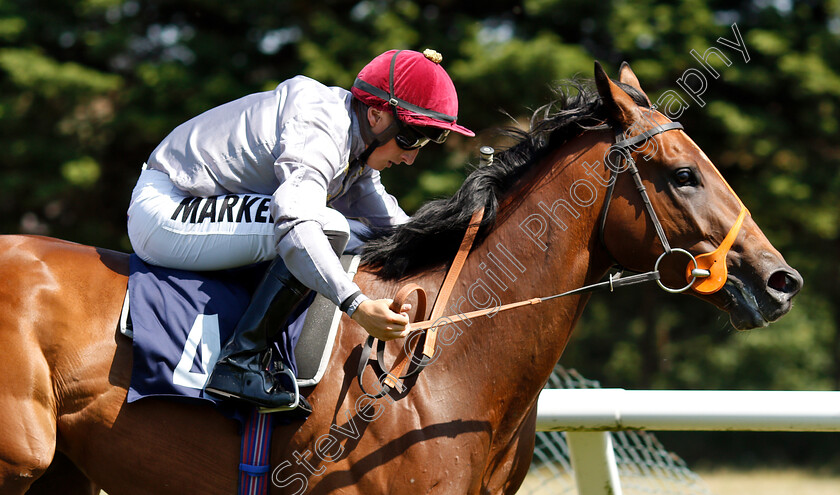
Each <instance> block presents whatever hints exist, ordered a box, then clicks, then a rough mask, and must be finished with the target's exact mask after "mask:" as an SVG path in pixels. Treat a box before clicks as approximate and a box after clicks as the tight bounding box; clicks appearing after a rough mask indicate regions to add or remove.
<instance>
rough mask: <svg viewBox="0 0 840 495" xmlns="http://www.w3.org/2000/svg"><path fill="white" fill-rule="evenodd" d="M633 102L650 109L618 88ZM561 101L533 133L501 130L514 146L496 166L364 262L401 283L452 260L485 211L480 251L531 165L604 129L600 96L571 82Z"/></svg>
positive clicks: (373, 247)
mask: <svg viewBox="0 0 840 495" xmlns="http://www.w3.org/2000/svg"><path fill="white" fill-rule="evenodd" d="M617 84H619V86H620V87H621V88H622V89H623V90H625V91H626V92H627V93H628V94H630V96H631V97H633V100H634V101H635V102H636V103H637V104H639V105H641V106H647V101H646V98H645V97H644V95H642V93H640V92H639V91H637V90H635V89H634V88H632V87H630V86H627V85H624V84H621V83H617ZM555 94H556V95H557V98H556V99H555V100H554V101H552V102H551V103H549V104H547V105H544V106H542V107H540V108H538V109H537V110H536V112H534V114H533V116H532V117H531V130H530V131H527V132H526V131H522V130H520V129H516V128H506V129H502V130H501V131H500V132H501V134H503V135H505V136H508V137H510V138H513V139H515V140H516V144H514V145H513V146H511V147H510V148H508V149H506V150H503V151H500V152H498V153H496V155H495V157H494V159H493V163H492V164H491V165H489V166H486V167H482V168H479V169H477V170H475V171H473V172H472V173H471V174H470V175H469V176H468V177H467V178H466V179H465V180H464V183H463V184H462V185H461V188H460V189H459V190H458V191H457V192H456V193H455V194H454V195H453V196H452V197H450V198H446V199H437V200H433V201H430V202H428V203H426V204H424V205H423V206H422V207H421V208H420V209H419V210H417V212H416V213H415V214H414V215H413V216H412V217H411V220H409V221H408V223H405V224H403V225H400V226H398V227H395V228H393V229H389V230H384V231H380V232H377V233H375V234H373V236H372V237H371V238H369V239H368V240H367V242H366V243H365V247H364V251H363V253H362V260H363V262H364V263H366V264H367V265H368V267H369V268H372V269H373V272H374V273H376V274H377V275H379V276H380V277H382V278H385V279H399V278H402V277H404V276H407V275H410V274H413V273H415V272H417V271H419V270H422V269H425V268H430V267H433V266H437V265H440V264H443V263H446V262H447V261H450V260H452V259H453V258H454V256H455V253H456V252H457V250H458V246H459V244H460V242H461V239H462V238H463V236H464V232H465V231H466V227H467V224H468V223H469V221H470V218H471V216H472V214H473V212H474V211H475V210H477V209H478V208H479V207H481V206H484V220H483V221H482V223H481V230H480V231H479V237H478V238H477V239H476V241H475V244H476V245H478V244H479V243H480V242H481V240H482V239H483V238H484V237H486V235H487V233H489V231H490V230H491V229H490V227H491V226H492V225H493V223H494V222H495V220H496V214H497V211H498V207H499V200H500V199H501V198H503V197H504V196H505V194H506V193H507V192H508V191H509V190H510V189H511V187H512V186H513V185H514V184H515V183H516V182H517V180H518V179H519V178H520V177H522V175H523V174H524V173H526V172H527V171H528V170H529V168H530V167H531V165H533V164H535V163H537V162H539V161H540V159H541V158H542V157H544V156H545V155H547V154H548V152H550V151H551V150H553V149H555V148H557V147H558V146H560V145H562V144H563V143H565V142H567V141H569V140H571V139H572V138H574V137H576V136H578V135H580V134H581V133H582V132H583V131H584V130H585V129H587V128H591V127H595V126H598V125H600V124H603V123H604V122H605V121H606V119H607V115H606V110H605V109H604V106H603V105H602V103H601V99H600V97H599V96H598V93H597V91H596V90H594V89H593V88H592V87H591V86H589V85H584V84H582V83H580V82H577V81H571V82H568V83H566V84H565V85H563V86H559V87H558V88H556V89H555Z"/></svg>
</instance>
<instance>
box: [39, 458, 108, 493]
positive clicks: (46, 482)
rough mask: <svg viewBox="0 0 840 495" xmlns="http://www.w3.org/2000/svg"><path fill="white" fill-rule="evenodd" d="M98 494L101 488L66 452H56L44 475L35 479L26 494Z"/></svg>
mask: <svg viewBox="0 0 840 495" xmlns="http://www.w3.org/2000/svg"><path fill="white" fill-rule="evenodd" d="M56 493H61V494H62V495H97V494H98V493H99V488H98V487H97V486H96V485H94V484H93V482H92V481H90V480H89V479H87V476H85V475H84V473H82V472H81V471H80V470H79V468H77V467H76V465H75V464H73V462H72V461H70V459H68V458H67V456H65V455H64V454H62V453H60V452H56V454H55V458H54V459H53V462H52V464H50V467H49V468H48V469H47V472H45V473H44V475H43V476H41V477H40V478H38V479H37V480H35V483H33V484H32V486H31V487H29V491H27V492H26V495H55V494H56Z"/></svg>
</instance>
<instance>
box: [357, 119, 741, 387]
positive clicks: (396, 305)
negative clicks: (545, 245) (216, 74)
mask: <svg viewBox="0 0 840 495" xmlns="http://www.w3.org/2000/svg"><path fill="white" fill-rule="evenodd" d="M681 129H683V126H682V124H680V123H679V122H669V123H666V124H662V125H660V126H657V127H655V128H653V129H651V130H649V131H646V132H644V133H642V134H639V135H636V136H634V137H632V138H627V139H624V140H621V141H620V140H619V138H620V137H621V136H622V134H623V133H622V132H621V131H620V130H617V131H616V133H615V143H614V144H613V145H612V146H611V148H614V149H617V150H618V151H619V152H620V156H621V158H620V159H619V163H618V165H619V166H618V168H617V169H613V168H612V167H609V166H608V167H607V168H608V169H609V170H610V182H609V186H608V189H607V197H606V199H605V201H604V206H603V208H602V210H601V213H600V217H599V229H600V230H599V237H600V241H601V244H602V245H603V246H604V248H605V249H606V250H607V252H608V253H609V249H608V248H607V246H606V244H605V243H604V229H605V226H606V221H607V215H608V213H609V207H610V203H611V200H612V195H613V191H614V189H615V182H616V179H617V177H616V174H617V173H619V172H620V171H622V168H621V161H622V160H623V161H626V163H627V169H628V170H630V173H631V175H632V177H633V181H634V183H635V184H636V190H637V191H638V192H639V194H640V195H641V197H642V201H643V202H644V205H645V210H646V211H647V213H648V216H649V217H650V219H651V221H652V222H653V226H654V228H655V229H656V233H657V236H658V237H659V240H660V242H661V243H662V246H663V248H664V252H663V253H662V254H661V255H659V258H657V260H656V263H655V264H654V267H653V270H651V271H648V272H645V273H640V274H636V275H630V276H626V277H623V276H622V273H623V270H622V271H621V272H619V273H617V274H611V275H610V276H609V279H608V280H606V281H603V282H598V283H595V284H591V285H586V286H583V287H580V288H577V289H573V290H570V291H567V292H563V293H560V294H554V295H551V296H546V297H536V298H532V299H527V300H524V301H519V302H515V303H510V304H505V305H502V306H497V307H492V308H487V309H482V310H477V311H472V312H469V313H463V314H457V315H449V316H442V315H443V311H444V307H445V306H446V303H447V301H448V300H449V296H450V294H451V292H452V289H453V287H454V286H455V282H456V281H457V279H458V275H459V274H460V272H461V269H462V268H463V266H464V263H465V262H466V259H467V255H468V254H469V252H470V250H471V249H472V245H473V241H474V240H475V238H476V235H477V234H478V229H479V227H480V226H481V220H482V219H483V216H484V208H480V209H479V210H477V211H476V212H475V213H474V214H473V216H472V218H471V219H470V223H469V225H468V226H467V231H466V233H465V234H464V238H463V240H462V241H461V245H460V247H459V248H458V253H457V254H456V255H455V259H454V260H453V262H452V265H451V266H450V268H449V271H448V272H447V274H446V277H445V278H444V281H443V285H442V286H441V290H440V292H439V294H438V297H437V299H436V300H435V304H434V307H433V308H432V312H431V315H430V316H429V319H427V320H423V321H419V322H411V329H412V332H411V333H410V334H409V335H408V337H407V338H406V341H405V345H403V346H402V348H401V350H400V354H399V356H398V357H397V359H396V361H395V363H394V366H393V367H392V369H391V371H390V372H385V371H384V369H383V368H382V366H383V364H384V363H385V342H384V341H379V342H378V343H377V345H376V364H375V367H377V368H378V369H379V376H383V375H384V379H382V382H381V385H382V387H381V388H380V390H379V391H378V392H377V393H376V394H371V393H368V392H367V391H366V390H365V386H364V380H363V378H364V373H365V370H366V369H367V364H368V362H371V360H370V355H371V352H372V350H373V345H374V341H376V339H375V338H374V337H372V336H369V337H368V338H367V340H366V341H365V344H364V346H363V347H362V354H361V356H360V359H359V367H358V372H357V378H358V382H359V386H360V387H361V389H362V392H363V393H365V394H366V395H368V396H371V397H373V398H380V397H383V396H385V395H387V394H389V393H390V391H391V390H394V389H396V390H397V391H398V392H400V393H402V392H403V391H404V390H405V385H404V384H403V380H405V379H406V378H408V377H410V376H412V375H415V374H417V373H419V372H420V371H422V370H423V368H425V367H426V366H428V365H429V364H431V363H432V362H434V360H435V357H436V355H437V349H436V347H435V344H436V342H437V331H438V328H439V327H441V326H445V325H447V324H450V323H455V322H458V321H464V320H469V319H472V318H477V317H479V316H484V315H487V314H490V313H494V314H495V313H498V312H500V311H507V310H510V309H515V308H520V307H524V306H530V305H535V304H540V303H542V302H545V301H549V300H551V299H556V298H560V297H565V296H571V295H577V294H584V293H588V292H594V291H597V290H603V289H609V290H610V292H612V291H613V290H614V289H616V288H619V287H625V286H630V285H635V284H640V283H644V282H649V281H656V283H657V284H658V285H659V287H661V288H662V289H664V290H665V291H667V292H671V293H681V292H685V291H686V290H688V289H690V288H692V289H693V290H695V291H696V292H698V293H700V294H712V293H714V292H717V291H718V290H720V289H721V288H722V287H723V286H724V284H725V283H726V277H727V269H726V255H727V253H728V252H729V250H730V248H731V247H732V244H733V243H734V242H735V238H736V237H737V236H738V233H739V232H740V229H741V226H742V224H743V221H744V218H745V217H746V214H747V213H748V211H747V208H746V206H744V203H743V202H742V201H741V200H740V198H738V196H737V194H735V192H734V191H732V188H731V187H729V185H728V184H727V187H729V190H730V191H731V192H732V194H733V195H735V198H736V199H738V202H739V203H740V205H741V212H740V213H739V215H738V218H737V220H736V221H735V224H734V225H733V226H732V228H731V229H730V230H729V233H727V235H726V237H725V238H724V240H723V242H721V244H720V245H719V246H718V248H717V249H715V250H714V251H712V252H709V253H704V254H702V255H698V256H697V257H695V256H694V255H692V254H691V253H690V252H688V251H687V250H685V249H681V248H672V247H671V245H670V243H669V242H668V238H667V236H666V235H665V230H664V229H663V228H662V224H661V223H660V221H659V217H658V216H657V215H656V211H655V210H654V209H653V205H652V204H651V201H650V197H649V196H648V194H647V188H646V187H645V185H644V184H643V183H642V179H641V176H640V175H639V169H638V167H636V162H635V160H633V158H632V156H631V155H630V149H629V148H631V147H633V146H636V145H638V144H639V143H642V142H644V141H647V140H648V139H650V138H651V137H653V136H656V135H657V134H661V133H664V132H667V131H670V130H681ZM718 174H720V173H719V172H718ZM721 180H723V177H722V176H721ZM724 183H725V184H726V181H725V180H724ZM673 253H678V254H683V255H685V256H687V257H688V258H689V260H690V261H689V263H688V265H687V266H686V280H687V281H688V284H687V285H685V286H683V287H680V288H671V287H668V286H666V285H665V284H663V283H662V280H661V277H660V273H659V264H660V262H661V261H662V259H663V258H665V257H666V256H668V255H670V254H673ZM610 256H611V257H612V254H610ZM613 260H615V258H614V257H613ZM413 292H416V293H417V308H416V311H415V318H421V317H422V315H425V314H426V292H425V290H423V288H422V287H420V286H419V285H417V284H415V283H410V284H407V285H404V286H403V287H401V288H400V289H399V290H398V291H397V294H396V295H395V296H394V300H393V303H392V304H391V310H392V311H395V312H396V311H399V310H400V308H401V307H402V305H403V303H404V302H405V300H406V299H407V298H408V296H409V295H411V293H413ZM424 330H428V332H424ZM423 336H425V342H424V343H423V351H422V354H421V355H420V356H419V359H418V358H417V357H415V355H416V354H417V349H418V348H419V347H420V344H419V342H418V343H417V345H416V346H414V350H413V351H411V354H409V351H408V350H407V349H410V348H411V347H412V343H413V342H414V341H415V340H419V339H420V338H422V337H423ZM409 362H411V363H412V364H414V368H411V369H410V371H408V372H406V373H405V374H403V372H404V371H405V369H406V368H407V367H408V366H409Z"/></svg>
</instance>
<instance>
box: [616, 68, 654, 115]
mask: <svg viewBox="0 0 840 495" xmlns="http://www.w3.org/2000/svg"><path fill="white" fill-rule="evenodd" d="M618 80H619V81H620V82H623V83H624V84H626V85H628V86H632V87H633V88H635V89H638V90H639V93H641V94H642V95H643V96H644V97H645V100H646V101H647V103H648V106H651V103H650V98H648V95H647V94H645V91H644V90H643V89H642V85H641V84H639V78H638V77H636V74H635V73H634V72H633V69H631V68H630V64H628V63H627V62H621V68H620V69H618Z"/></svg>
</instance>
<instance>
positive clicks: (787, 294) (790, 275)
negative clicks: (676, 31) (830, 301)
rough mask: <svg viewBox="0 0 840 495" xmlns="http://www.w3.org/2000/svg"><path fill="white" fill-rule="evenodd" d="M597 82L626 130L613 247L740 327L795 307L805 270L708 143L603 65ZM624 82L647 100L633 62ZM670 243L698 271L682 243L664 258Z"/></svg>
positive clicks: (613, 163) (611, 213)
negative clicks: (788, 258) (738, 190)
mask: <svg viewBox="0 0 840 495" xmlns="http://www.w3.org/2000/svg"><path fill="white" fill-rule="evenodd" d="M595 81H596V83H597V86H598V93H599V94H600V97H601V100H602V102H603V104H604V105H605V107H606V109H607V114H608V115H609V117H610V120H611V122H610V123H611V124H612V126H614V127H615V128H616V130H617V131H618V132H620V133H621V134H620V135H617V137H616V141H617V142H618V143H619V144H618V145H617V147H614V148H612V151H611V152H610V153H609V154H608V159H607V162H608V165H609V166H610V168H611V169H613V176H614V177H615V190H614V192H612V191H611V192H612V193H613V199H612V201H611V203H610V205H611V206H609V210H607V211H608V214H607V215H606V217H605V223H604V224H603V229H602V236H603V239H604V244H605V246H606V248H607V250H608V251H609V252H610V254H611V255H612V256H613V257H614V258H615V260H616V261H618V262H619V263H620V264H622V265H623V266H625V267H627V268H629V269H632V270H639V271H647V270H649V269H651V268H652V266H653V265H654V264H656V263H657V261H661V264H660V266H659V269H660V272H661V275H662V283H663V284H664V285H665V286H667V287H672V288H682V287H685V286H686V284H687V283H690V284H691V287H690V289H689V291H690V292H692V293H693V294H694V295H696V296H698V297H700V298H702V299H705V300H707V301H709V302H711V303H713V304H714V305H716V306H717V307H719V308H721V309H723V310H725V311H727V312H728V313H729V315H730V319H731V322H732V324H733V326H735V328H738V329H748V328H755V327H761V326H765V325H767V324H768V323H769V322H771V321H774V320H776V319H778V318H780V317H781V316H782V315H784V314H785V313H787V312H788V311H789V310H790V308H791V305H792V299H793V296H795V295H796V293H797V292H799V290H800V288H801V287H802V277H801V276H800V275H799V273H798V272H797V271H796V270H794V269H793V268H791V267H790V266H789V265H788V264H787V263H786V262H785V260H784V258H783V257H782V255H781V254H780V253H779V252H778V251H777V250H776V249H775V248H774V247H773V246H772V245H771V244H770V242H769V241H768V240H767V238H766V237H765V236H764V233H762V231H761V229H759V227H758V225H756V223H755V222H754V221H753V219H752V217H751V216H750V214H749V212H748V211H747V209H746V207H745V206H744V205H743V203H742V202H741V200H740V199H739V198H738V196H737V195H736V194H735V192H734V191H733V190H732V189H731V188H730V187H729V185H728V184H727V183H726V181H725V180H724V179H723V177H722V176H721V174H720V172H718V170H717V169H716V168H715V166H714V164H712V162H711V160H709V158H708V157H707V156H706V154H705V153H703V150H701V149H700V147H698V146H697V144H695V143H694V141H692V140H691V138H690V137H688V135H687V134H686V133H685V132H683V131H682V130H681V128H680V127H679V126H678V125H674V124H671V121H670V120H669V119H668V118H666V117H665V116H664V115H662V114H661V113H659V112H657V111H656V110H655V109H651V108H645V107H644V106H640V105H638V104H637V103H636V102H635V101H634V99H633V98H632V97H631V96H630V95H629V94H628V92H627V91H625V90H624V89H622V87H620V85H619V84H616V83H615V82H613V81H611V80H610V79H609V77H607V75H606V73H605V72H604V70H603V69H602V68H601V66H600V65H599V64H597V63H596V66H595ZM619 81H620V83H623V84H625V85H627V86H629V87H631V88H633V89H635V90H637V91H638V92H639V93H640V94H641V95H643V96H644V98H645V99H647V96H646V95H644V92H643V91H642V89H641V87H640V85H639V81H638V79H637V78H636V76H635V75H634V74H633V72H632V71H631V70H630V67H629V66H628V65H627V64H622V67H621V71H620V76H619ZM628 91H631V92H632V90H628ZM637 99H638V98H637ZM648 103H649V100H648ZM669 124H670V125H669ZM663 126H664V127H663ZM645 133H647V134H645ZM634 138H635V139H634ZM621 142H623V143H624V146H622V145H621V144H620V143H621ZM633 160H634V161H635V165H634V163H633ZM635 169H637V170H638V177H639V178H640V179H641V180H639V181H638V182H637V181H636V180H634V177H633V175H634V170H635ZM640 184H641V185H644V186H645V189H646V193H644V192H640V191H639V185H640ZM644 194H647V195H648V196H649V197H650V203H651V206H652V212H651V208H647V207H646V206H645V204H644V199H643V196H644ZM657 222H658V223H659V225H661V229H657ZM658 230H659V232H658ZM663 244H664V245H665V246H667V245H670V247H671V248H680V249H685V250H687V251H688V252H689V253H691V255H692V256H693V258H696V263H697V267H699V268H700V269H701V270H698V271H695V272H694V275H698V276H697V277H696V278H693V277H692V275H691V270H692V269H694V268H695V261H694V260H692V256H689V255H688V254H686V253H683V252H682V251H680V250H675V251H672V252H671V253H670V254H668V255H665V256H664V257H662V258H661V260H660V256H662V253H663V252H664V251H665V250H666V248H665V246H663ZM686 265H688V266H687V267H686ZM703 270H705V271H703ZM692 280H694V281H693V282H692Z"/></svg>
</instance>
